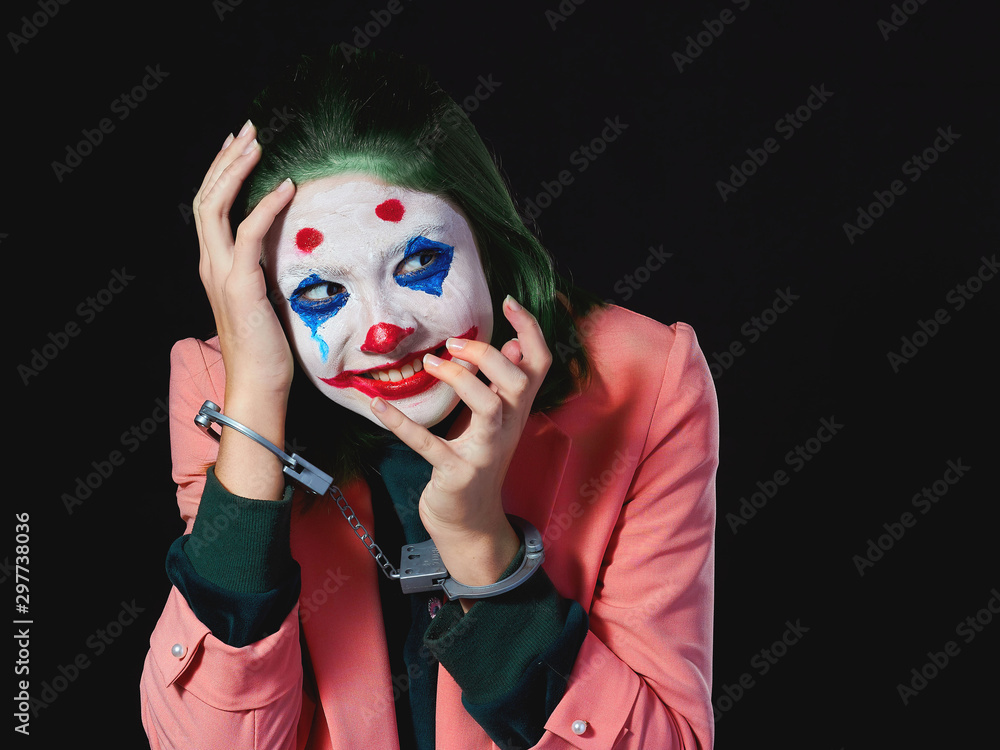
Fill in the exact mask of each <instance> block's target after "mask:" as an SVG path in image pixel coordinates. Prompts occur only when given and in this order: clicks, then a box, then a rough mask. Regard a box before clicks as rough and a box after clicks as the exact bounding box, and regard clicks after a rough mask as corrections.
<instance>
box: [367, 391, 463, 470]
mask: <svg viewBox="0 0 1000 750" xmlns="http://www.w3.org/2000/svg"><path fill="white" fill-rule="evenodd" d="M371 410H372V414H374V415H375V417H376V418H377V419H378V420H379V421H380V422H381V423H382V424H384V425H385V427H386V429H388V430H389V431H390V432H392V434H393V435H395V436H396V437H398V438H399V439H400V440H402V441H403V442H404V443H406V445H408V446H410V447H411V448H412V449H413V450H414V451H416V452H417V453H419V454H420V455H421V456H423V457H424V458H425V459H427V462H428V463H429V464H430V465H431V466H434V467H435V468H437V467H440V468H447V464H448V461H449V460H450V459H452V458H453V457H454V454H453V453H452V452H451V449H450V448H449V447H448V445H447V443H446V442H445V441H444V440H442V439H441V438H439V437H437V436H436V435H433V434H431V432H430V431H429V430H428V429H427V428H425V427H421V426H420V425H418V424H417V423H416V422H414V421H413V420H412V419H410V418H409V417H407V416H406V415H405V414H403V412H401V411H400V410H399V409H397V408H396V407H395V406H393V405H392V404H390V403H389V402H388V401H386V400H385V399H384V398H380V397H377V398H374V399H372V401H371Z"/></svg>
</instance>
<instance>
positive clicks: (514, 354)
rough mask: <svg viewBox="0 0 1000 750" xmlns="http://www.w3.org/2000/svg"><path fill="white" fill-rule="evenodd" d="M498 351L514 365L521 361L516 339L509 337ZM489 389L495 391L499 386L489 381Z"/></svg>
mask: <svg viewBox="0 0 1000 750" xmlns="http://www.w3.org/2000/svg"><path fill="white" fill-rule="evenodd" d="M500 353H501V354H502V355H503V356H505V357H506V358H507V359H509V360H510V361H511V363H512V364H515V365H516V364H518V363H519V362H520V361H521V344H520V342H519V341H518V340H517V339H511V340H510V341H508V342H507V343H506V344H504V345H503V346H502V347H501V348H500ZM490 390H491V391H493V392H494V393H497V392H498V391H499V390H500V386H498V385H497V384H496V383H490Z"/></svg>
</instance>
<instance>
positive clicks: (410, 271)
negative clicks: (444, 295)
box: [395, 236, 455, 297]
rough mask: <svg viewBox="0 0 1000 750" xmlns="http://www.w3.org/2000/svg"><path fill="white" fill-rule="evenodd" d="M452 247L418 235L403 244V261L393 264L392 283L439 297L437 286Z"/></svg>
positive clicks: (446, 268) (445, 271)
mask: <svg viewBox="0 0 1000 750" xmlns="http://www.w3.org/2000/svg"><path fill="white" fill-rule="evenodd" d="M454 255H455V248H454V247H452V246H451V245H446V244H444V243H443V242H435V241H434V240H429V239H427V238H426V237H423V236H418V237H414V238H413V239H411V240H410V241H409V242H407V243H406V250H405V251H404V252H403V260H402V261H401V262H400V264H399V265H398V266H397V267H396V274H395V278H396V283H397V284H399V285H400V286H401V287H405V288H407V289H415V290H416V291H419V292H426V293H427V294H433V295H434V296H435V297H440V296H441V287H442V286H443V285H444V280H445V279H446V278H447V277H448V271H450V270H451V260H452V258H453V257H454Z"/></svg>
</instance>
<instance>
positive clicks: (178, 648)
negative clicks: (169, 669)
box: [170, 643, 187, 659]
mask: <svg viewBox="0 0 1000 750" xmlns="http://www.w3.org/2000/svg"><path fill="white" fill-rule="evenodd" d="M170 653H171V654H173V655H174V656H176V657H177V658H178V659H180V658H181V657H182V656H184V654H186V653H187V649H186V648H184V647H183V646H182V645H181V644H179V643H175V644H174V645H173V646H171V647H170Z"/></svg>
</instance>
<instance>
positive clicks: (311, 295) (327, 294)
mask: <svg viewBox="0 0 1000 750" xmlns="http://www.w3.org/2000/svg"><path fill="white" fill-rule="evenodd" d="M343 292H344V285H343V284H337V283H335V282H333V281H321V282H320V283H318V284H313V285H312V286H307V287H305V288H301V287H300V288H299V289H298V290H297V291H296V295H295V296H296V297H297V298H298V299H299V300H300V301H303V302H306V303H309V302H326V301H327V300H330V299H332V298H334V297H336V296H337V295H338V294H342V293H343Z"/></svg>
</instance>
